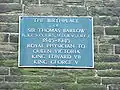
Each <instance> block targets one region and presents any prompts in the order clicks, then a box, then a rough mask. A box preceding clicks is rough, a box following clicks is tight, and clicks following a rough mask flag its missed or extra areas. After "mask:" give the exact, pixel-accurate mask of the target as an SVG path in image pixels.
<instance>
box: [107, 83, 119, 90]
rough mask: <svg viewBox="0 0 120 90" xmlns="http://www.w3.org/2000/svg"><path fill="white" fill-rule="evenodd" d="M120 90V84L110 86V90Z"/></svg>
mask: <svg viewBox="0 0 120 90" xmlns="http://www.w3.org/2000/svg"><path fill="white" fill-rule="evenodd" d="M115 89H116V90H119V89H120V85H119V84H114V85H110V86H109V90H115Z"/></svg>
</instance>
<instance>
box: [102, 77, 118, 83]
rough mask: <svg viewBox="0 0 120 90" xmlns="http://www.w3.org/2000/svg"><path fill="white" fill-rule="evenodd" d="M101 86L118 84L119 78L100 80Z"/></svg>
mask: <svg viewBox="0 0 120 90" xmlns="http://www.w3.org/2000/svg"><path fill="white" fill-rule="evenodd" d="M102 83H103V84H120V78H119V77H113V78H102Z"/></svg>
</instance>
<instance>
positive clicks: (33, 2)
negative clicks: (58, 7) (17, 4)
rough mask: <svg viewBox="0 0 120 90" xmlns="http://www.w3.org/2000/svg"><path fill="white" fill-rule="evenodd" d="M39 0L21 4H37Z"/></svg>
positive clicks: (24, 1) (26, 1) (25, 0)
mask: <svg viewBox="0 0 120 90" xmlns="http://www.w3.org/2000/svg"><path fill="white" fill-rule="evenodd" d="M38 3H39V0H23V4H27V5H28V4H38Z"/></svg>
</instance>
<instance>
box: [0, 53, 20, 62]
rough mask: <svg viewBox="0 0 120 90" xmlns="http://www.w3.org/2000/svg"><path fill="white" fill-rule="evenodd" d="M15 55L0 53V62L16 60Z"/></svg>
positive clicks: (16, 55)
mask: <svg viewBox="0 0 120 90" xmlns="http://www.w3.org/2000/svg"><path fill="white" fill-rule="evenodd" d="M17 57H18V54H17V53H5V52H0V60H17Z"/></svg>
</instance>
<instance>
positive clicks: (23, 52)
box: [18, 16, 94, 68]
mask: <svg viewBox="0 0 120 90" xmlns="http://www.w3.org/2000/svg"><path fill="white" fill-rule="evenodd" d="M19 33H20V34H19V60H18V66H19V67H62V68H93V67H94V49H93V18H92V17H89V16H86V17H73V16H71V17H70V16H68V17H67V16H20V17H19Z"/></svg>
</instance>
